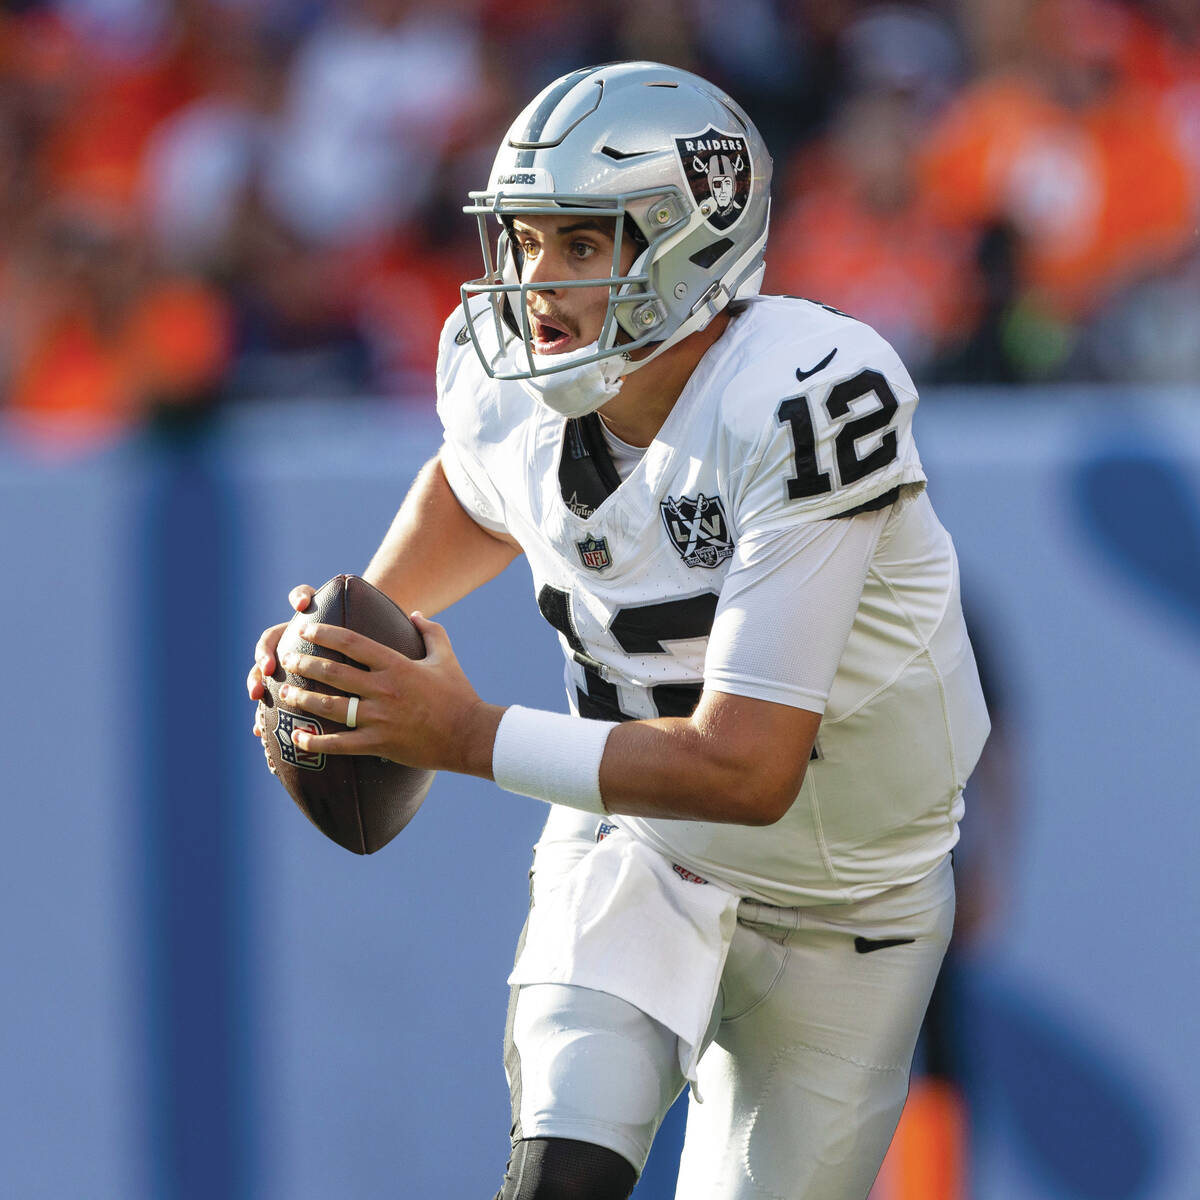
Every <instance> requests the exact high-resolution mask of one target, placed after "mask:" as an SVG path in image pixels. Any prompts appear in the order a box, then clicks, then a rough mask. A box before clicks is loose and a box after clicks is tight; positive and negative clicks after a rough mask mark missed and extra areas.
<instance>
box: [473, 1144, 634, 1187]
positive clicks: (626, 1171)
mask: <svg viewBox="0 0 1200 1200" xmlns="http://www.w3.org/2000/svg"><path fill="white" fill-rule="evenodd" d="M636 1183H637V1172H636V1171H635V1170H634V1169H633V1165H632V1164H631V1163H630V1162H629V1161H628V1160H627V1159H624V1158H622V1157H621V1155H619V1154H618V1153H617V1152H616V1151H615V1150H609V1149H608V1147H607V1146H597V1145H594V1144H593V1143H591V1142H578V1141H575V1140H574V1139H573V1138H525V1139H523V1140H522V1141H519V1142H518V1143H517V1144H516V1145H515V1146H514V1147H513V1152H512V1158H510V1159H509V1160H508V1171H507V1173H506V1174H505V1176H504V1186H503V1187H502V1188H501V1189H500V1191H499V1192H497V1193H496V1200H629V1194H630V1193H631V1192H632V1191H633V1187H634V1184H636Z"/></svg>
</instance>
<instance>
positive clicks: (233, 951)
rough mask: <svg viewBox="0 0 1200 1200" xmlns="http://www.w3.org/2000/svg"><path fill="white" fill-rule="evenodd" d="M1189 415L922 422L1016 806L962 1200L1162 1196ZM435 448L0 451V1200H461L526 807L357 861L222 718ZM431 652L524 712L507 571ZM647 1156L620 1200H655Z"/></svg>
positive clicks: (491, 1133)
mask: <svg viewBox="0 0 1200 1200" xmlns="http://www.w3.org/2000/svg"><path fill="white" fill-rule="evenodd" d="M1197 400H1198V397H1197V396H1196V395H1195V394H1188V395H1178V394H1176V395H1174V396H1171V395H1161V394H1155V395H1141V394H1133V393H1120V394H1114V393H1102V392H1094V391H1093V392H1083V391H1081V392H1070V391H1054V392H1049V393H1021V394H1014V393H994V394H981V393H976V394H971V395H969V396H965V397H956V398H954V399H953V401H951V399H950V398H942V397H939V396H937V395H932V396H929V397H927V400H926V402H925V404H924V405H923V406H922V409H921V412H920V413H919V415H918V439H919V442H920V445H921V448H922V453H923V457H924V459H925V462H926V466H927V469H928V473H929V475H930V479H931V484H930V492H931V494H932V496H933V499H934V502H935V504H936V506H937V508H938V510H939V512H940V514H941V516H942V518H943V520H944V522H945V523H946V525H947V526H948V527H949V528H950V529H951V531H952V532H953V533H954V535H955V537H956V540H957V542H958V545H959V551H960V558H961V560H962V565H963V572H964V579H965V581H966V582H965V588H966V592H967V596H968V602H969V605H970V607H971V610H972V612H973V613H974V614H975V616H976V620H977V624H978V626H979V629H980V631H981V638H982V639H983V640H984V641H985V642H986V650H985V653H986V655H987V658H988V660H989V662H990V664H991V672H992V674H993V675H994V677H995V678H996V679H997V680H998V681H999V685H1000V694H1001V695H1002V697H1003V702H1002V703H1003V721H1004V727H1005V737H1006V741H1007V745H1008V746H1009V747H1010V748H1011V763H1012V778H1013V792H1014V796H1015V828H1016V830H1017V842H1016V850H1015V852H1014V853H1013V854H1012V856H1011V862H1009V864H1008V865H1007V867H1006V869H1005V870H1004V871H1003V872H1002V874H1003V875H1004V876H1005V879H1006V887H1005V895H1004V901H1003V904H1004V912H1005V922H1004V926H1003V929H1002V931H1001V932H1000V933H999V934H998V935H997V936H995V937H994V938H993V939H992V940H991V941H990V942H989V943H988V944H987V945H986V947H984V948H982V949H980V950H978V951H977V952H975V953H973V954H972V955H970V956H969V957H968V959H967V961H966V962H965V963H964V964H963V968H962V971H961V973H960V974H961V987H960V993H959V994H960V1001H959V1002H960V1024H961V1030H962V1034H963V1039H962V1040H963V1045H964V1047H965V1059H966V1063H967V1067H966V1083H967V1088H968V1092H969V1095H970V1097H971V1112H972V1127H973V1128H972V1142H973V1167H972V1174H973V1181H974V1195H975V1197H976V1198H977V1200H1059V1198H1062V1200H1135V1198H1137V1200H1141V1198H1145V1200H1195V1197H1196V1196H1197V1195H1200V1139H1198V1138H1197V1137H1196V1136H1195V1131H1196V1130H1197V1129H1198V1128H1200V1087H1198V1085H1197V1081H1196V1063H1197V1062H1200V1025H1198V1023H1197V1022H1196V1020H1195V999H1194V997H1195V993H1196V990H1197V985H1198V984H1200V978H1198V975H1200V969H1198V967H1197V959H1196V954H1195V945H1196V935H1195V929H1196V918H1197V916H1198V915H1200V913H1198V906H1197V903H1196V901H1197V892H1198V884H1197V876H1198V872H1197V866H1196V854H1197V846H1198V845H1200V815H1198V814H1200V784H1198V780H1200V720H1198V718H1200V701H1198V700H1197V685H1196V681H1197V677H1198V674H1200V404H1198V403H1197ZM436 444H437V431H436V428H435V427H434V426H433V425H432V424H431V423H430V421H429V419H428V418H427V417H426V416H424V415H414V414H413V413H412V412H411V411H404V410H398V409H395V408H382V407H377V406H374V405H368V404H363V405H351V406H341V407H338V408H336V409H335V408H331V407H324V406H320V405H296V406H294V407H278V408H274V409H269V410H253V411H244V412H238V413H233V414H230V415H228V416H226V417H223V418H222V420H221V421H220V422H219V423H218V424H217V425H215V426H212V427H210V428H206V429H204V430H200V431H179V430H176V431H173V432H161V433H157V434H147V435H145V436H140V437H138V438H137V439H135V440H131V441H129V442H126V443H123V444H121V445H118V446H114V447H110V448H109V449H107V450H105V451H104V452H103V453H98V454H95V455H92V456H90V457H88V458H87V459H86V460H85V461H80V460H79V459H74V460H72V461H71V462H70V463H69V464H65V463H62V462H54V461H47V460H45V459H43V458H39V457H38V456H37V455H35V454H31V453H30V452H29V450H28V449H27V448H25V447H23V446H22V445H20V444H18V443H17V442H16V441H14V440H13V439H8V440H0V563H3V564H4V568H3V569H4V582H5V587H4V594H5V595H7V596H8V598H9V601H10V606H9V608H8V610H7V612H8V615H7V617H6V619H5V630H4V634H5V636H4V639H3V644H4V647H5V654H4V659H5V661H6V662H7V663H8V664H9V665H8V668H7V669H6V670H5V672H4V681H5V683H4V688H3V698H2V699H0V713H2V714H3V725H2V728H3V731H4V765H3V769H2V771H0V793H2V794H3V797H4V805H3V812H4V814H5V817H6V822H5V824H6V836H5V839H4V840H5V847H4V851H3V860H2V861H3V870H2V871H0V905H2V910H3V913H4V920H3V922H2V925H0V929H2V932H0V950H2V954H0V972H2V979H0V1018H2V1019H0V1195H3V1196H5V1197H12V1198H14V1200H68V1198H69V1200H76V1198H81V1200H109V1198H112V1200H142V1198H146V1200H151V1198H152V1200H200V1198H201V1197H203V1198H204V1200H213V1198H214V1197H222V1198H225V1200H329V1197H335V1196H336V1197H338V1198H339V1200H373V1198H376V1197H379V1198H382V1197H422V1198H424V1197H454V1198H458V1197H464V1198H465V1197H479V1198H486V1197H490V1196H492V1195H493V1193H494V1192H495V1189H496V1187H497V1186H498V1183H499V1178H500V1175H501V1172H502V1170H503V1164H504V1160H505V1157H506V1149H507V1129H508V1121H509V1118H508V1109H507V1094H506V1089H505V1084H504V1079H503V1072H502V1067H501V1061H500V1042H501V1037H502V1031H503V1023H504V1006H505V1000H506V989H505V985H504V979H505V975H506V973H507V970H508V967H509V964H510V961H511V954H512V947H513V944H514V942H515V939H516V937H517V934H518V931H519V929H520V926H521V923H522V920H523V915H524V908H525V901H526V868H527V865H528V858H529V848H530V845H531V843H532V841H533V840H534V838H535V836H536V833H537V830H538V827H539V822H540V821H541V819H542V817H543V815H544V814H543V811H542V809H541V807H540V806H539V805H538V804H536V803H534V802H533V801H527V800H523V799H520V798H516V797H512V796H509V795H506V794H503V793H500V792H498V791H497V790H496V789H494V788H493V787H491V786H490V785H485V784H483V783H481V782H479V781H474V780H464V779H459V778H456V777H453V776H442V777H441V778H440V779H439V780H438V781H437V783H436V784H435V787H434V790H433V792H432V793H431V795H430V798H429V800H428V801H427V802H426V804H425V807H424V808H423V810H422V811H421V813H420V814H419V815H418V817H417V819H416V820H415V822H414V823H413V825H412V826H411V827H410V828H409V829H408V830H407V831H406V832H405V833H404V835H403V836H401V837H400V838H399V839H398V840H397V841H396V842H394V843H393V844H392V845H390V846H389V847H388V848H387V849H385V850H384V851H382V852H381V853H379V854H378V855H376V856H374V857H371V858H367V859H361V858H356V857H354V856H351V855H349V854H347V853H346V852H345V851H343V850H341V849H339V848H338V847H337V846H335V845H334V844H333V843H331V842H328V841H325V840H324V839H323V838H321V837H320V836H319V835H318V834H317V833H316V832H315V831H314V830H313V829H312V828H311V827H310V826H309V825H308V824H307V823H306V822H305V821H304V819H303V818H302V817H301V816H300V814H299V813H298V812H297V810H296V809H295V808H294V806H293V805H292V803H291V801H290V800H288V799H287V797H286V795H285V794H284V793H283V791H282V790H281V789H280V788H279V786H278V785H277V784H276V783H275V781H274V780H272V779H271V778H270V777H269V776H268V774H267V773H266V771H265V769H264V767H263V763H262V756H261V752H260V750H259V748H258V745H257V743H256V742H255V741H254V740H253V739H252V738H251V736H250V733H249V729H250V723H251V710H250V706H249V704H248V703H247V702H246V701H245V699H244V690H243V679H244V676H245V673H246V670H247V667H248V664H249V658H250V650H251V647H252V645H253V642H254V640H255V637H256V636H257V633H258V631H259V630H260V629H261V628H262V626H263V625H264V624H265V623H267V622H268V621H270V620H272V619H275V618H277V617H279V616H281V615H283V614H284V613H285V595H286V592H287V590H288V588H289V587H290V586H291V585H293V584H294V583H296V582H300V581H310V582H313V583H320V582H321V581H323V580H324V579H325V578H327V577H328V576H330V575H333V574H335V573H337V572H338V571H353V570H360V569H361V568H362V567H363V565H364V564H365V563H366V561H367V559H368V557H369V556H370V553H371V551H372V549H373V548H374V546H375V545H376V544H377V542H378V540H379V538H380V537H381V535H382V533H383V531H384V529H385V528H386V525H387V523H388V521H389V519H390V517H391V515H392V513H393V511H394V509H395V507H396V505H397V503H398V502H399V500H400V498H401V496H402V494H403V492H404V490H405V487H406V485H407V483H408V481H409V480H410V478H411V477H412V475H413V473H414V471H415V470H416V468H417V467H418V466H419V464H420V463H421V462H422V461H423V460H424V459H425V458H426V457H427V456H428V455H429V454H430V453H431V452H432V450H433V449H434V448H435V447H436ZM444 620H445V623H446V624H447V626H448V627H449V629H450V632H451V635H452V637H453V638H454V640H455V645H456V648H457V650H458V653H459V657H460V658H461V660H462V661H463V663H464V665H465V666H466V668H467V670H468V672H469V673H470V674H471V676H472V678H473V679H474V681H475V682H476V684H477V686H478V688H479V690H480V691H481V693H482V694H483V695H484V696H485V697H486V698H488V699H491V700H495V701H520V702H523V703H526V704H533V705H540V706H550V707H559V706H560V704H561V686H560V679H561V674H560V665H559V658H558V649H557V645H556V643H555V639H554V636H553V634H552V633H551V631H550V630H549V628H548V627H546V626H544V624H543V623H542V622H541V620H540V618H539V617H537V615H536V610H535V608H534V606H533V604H532V601H531V595H530V588H529V583H528V578H527V575H526V573H525V571H524V568H523V566H522V565H521V564H519V563H518V564H517V565H516V566H514V567H513V568H511V569H510V570H509V571H508V572H506V573H505V575H504V576H502V577H501V578H500V579H499V580H498V581H497V582H496V583H495V584H494V585H492V586H491V587H490V588H488V589H487V590H486V591H485V592H483V593H481V594H480V595H478V596H475V597H472V598H471V599H469V600H468V601H465V602H463V603H462V604H460V605H458V606H456V607H455V608H454V609H452V610H450V611H449V613H448V614H446V616H445V617H444ZM967 819H968V821H970V819H971V817H970V813H969V812H968V818H967ZM980 850H981V848H980V847H979V846H976V852H980ZM982 852H984V853H986V852H987V847H986V845H985V846H983V847H982ZM662 1141H663V1144H662V1146H661V1147H660V1148H659V1149H657V1150H656V1157H655V1159H653V1160H652V1164H651V1168H650V1170H649V1171H648V1173H647V1176H646V1178H645V1179H644V1180H643V1182H642V1184H641V1185H639V1190H638V1193H637V1196H638V1198H639V1200H653V1198H654V1197H667V1196H669V1195H671V1191H670V1188H669V1184H668V1182H667V1180H668V1178H669V1176H670V1175H671V1171H672V1163H671V1155H672V1154H673V1153H674V1154H677V1150H678V1121H677V1120H672V1122H671V1124H670V1125H669V1127H668V1129H667V1131H666V1133H665V1134H664V1137H663V1139H662Z"/></svg>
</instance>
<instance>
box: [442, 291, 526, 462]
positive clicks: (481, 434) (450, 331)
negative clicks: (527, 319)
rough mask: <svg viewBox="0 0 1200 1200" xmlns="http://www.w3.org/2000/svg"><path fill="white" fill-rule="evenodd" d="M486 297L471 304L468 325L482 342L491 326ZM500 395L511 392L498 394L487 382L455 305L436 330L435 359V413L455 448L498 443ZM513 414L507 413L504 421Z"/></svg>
mask: <svg viewBox="0 0 1200 1200" xmlns="http://www.w3.org/2000/svg"><path fill="white" fill-rule="evenodd" d="M487 308H488V303H487V300H486V298H482V297H481V298H478V299H476V300H475V301H473V303H472V309H471V311H472V316H473V323H474V327H475V330H476V335H477V336H480V337H487V336H488V332H489V330H490V325H491V314H490V312H488V311H487ZM502 395H508V397H509V399H510V401H511V390H509V389H502V388H501V386H500V384H499V383H498V382H497V381H496V380H495V379H492V378H490V377H489V375H488V373H487V372H486V371H485V370H484V369H483V364H482V363H481V362H480V361H479V355H478V354H477V353H476V351H475V346H474V344H473V343H472V340H471V336H470V330H469V328H468V325H467V318H466V314H465V313H464V311H463V306H462V305H459V307H458V308H456V309H455V310H454V312H452V313H451V314H450V316H449V318H448V319H447V321H446V323H445V324H444V325H443V326H442V333H441V337H440V339H439V340H438V357H437V411H438V417H439V418H440V419H441V422H442V427H443V428H444V429H445V431H446V436H447V437H448V438H449V439H450V440H451V441H453V442H455V443H456V444H458V445H460V446H467V447H469V446H471V445H472V444H473V443H475V442H477V441H479V440H481V439H482V440H484V441H493V442H494V441H499V440H500V439H501V437H502V436H503V433H502V426H503V425H504V423H505V413H504V411H503V410H504V408H505V407H509V408H511V407H512V405H511V403H509V404H508V405H504V404H502ZM517 415H518V414H513V413H509V414H508V418H509V420H511V419H513V418H514V417H515V416H517Z"/></svg>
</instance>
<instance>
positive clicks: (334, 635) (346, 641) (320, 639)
mask: <svg viewBox="0 0 1200 1200" xmlns="http://www.w3.org/2000/svg"><path fill="white" fill-rule="evenodd" d="M300 636H301V637H302V638H304V639H305V641H309V642H313V643H315V644H316V645H318V646H324V647H325V648H326V649H327V650H340V651H341V652H342V653H343V654H345V655H346V656H347V657H348V658H352V659H354V661H355V662H360V663H362V664H363V666H365V667H371V668H373V669H375V670H377V671H382V670H383V669H384V668H385V667H389V666H391V665H392V664H393V663H395V661H396V659H398V658H400V659H403V658H404V655H402V654H399V653H397V652H396V651H395V650H392V649H390V648H389V647H387V646H384V645H381V644H380V643H379V642H377V641H374V640H373V639H372V638H369V637H367V636H365V635H364V634H361V633H357V632H355V631H354V630H353V629H344V628H343V627H342V626H341V625H320V624H312V625H305V626H304V627H303V628H302V629H301V630H300Z"/></svg>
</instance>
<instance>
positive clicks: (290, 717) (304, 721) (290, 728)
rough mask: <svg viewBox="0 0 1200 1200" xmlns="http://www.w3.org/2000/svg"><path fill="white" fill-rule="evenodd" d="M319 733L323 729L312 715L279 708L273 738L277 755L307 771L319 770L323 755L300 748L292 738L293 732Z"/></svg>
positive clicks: (322, 763)
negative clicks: (277, 744)
mask: <svg viewBox="0 0 1200 1200" xmlns="http://www.w3.org/2000/svg"><path fill="white" fill-rule="evenodd" d="M297 731H302V732H304V733H315V734H320V733H324V732H325V731H324V730H323V729H322V728H321V723H320V721H317V720H315V719H314V718H313V717H302V716H300V715H299V713H291V712H288V711H287V710H286V709H282V708H281V709H280V710H279V724H278V725H276V726H275V740H276V741H277V742H278V743H279V757H280V758H282V759H283V761H284V762H285V763H291V765H292V766H293V767H304V768H305V769H306V770H309V771H320V770H322V769H323V768H324V766H325V755H324V754H314V753H313V752H312V751H311V750H301V749H300V747H299V746H297V745H296V743H295V742H294V741H293V740H292V734H293V732H297Z"/></svg>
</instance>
